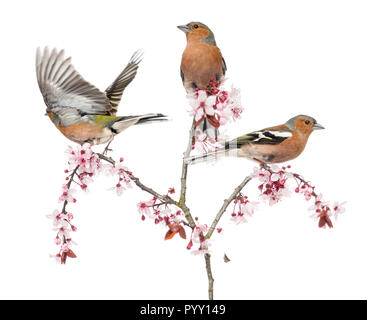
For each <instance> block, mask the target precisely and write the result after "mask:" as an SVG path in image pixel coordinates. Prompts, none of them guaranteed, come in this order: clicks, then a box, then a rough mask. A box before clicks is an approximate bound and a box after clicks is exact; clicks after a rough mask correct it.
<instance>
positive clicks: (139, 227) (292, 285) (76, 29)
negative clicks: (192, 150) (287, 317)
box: [0, 0, 367, 299]
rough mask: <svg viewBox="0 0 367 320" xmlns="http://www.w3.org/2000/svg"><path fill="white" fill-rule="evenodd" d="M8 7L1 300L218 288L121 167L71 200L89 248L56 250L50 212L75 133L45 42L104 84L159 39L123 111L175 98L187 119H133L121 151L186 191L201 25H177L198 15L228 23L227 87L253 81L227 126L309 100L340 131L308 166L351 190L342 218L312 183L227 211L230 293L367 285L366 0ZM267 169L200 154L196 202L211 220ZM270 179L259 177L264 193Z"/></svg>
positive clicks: (327, 133)
mask: <svg viewBox="0 0 367 320" xmlns="http://www.w3.org/2000/svg"><path fill="white" fill-rule="evenodd" d="M0 11H1V13H2V14H1V16H2V17H1V19H0V29H1V34H2V35H1V38H2V46H1V52H0V55H1V60H0V85H1V90H2V91H1V93H2V94H1V110H2V121H1V127H0V128H1V137H2V151H1V152H2V157H1V160H0V161H1V173H0V174H1V193H0V194H1V212H0V215H1V220H0V223H1V231H0V248H1V251H0V252H1V254H0V298H35V299H40V298H50V299H54V298H71V299H74V298H82V299H84V298H87V299H96V298H99V299H186V298H191V299H206V298H207V278H206V273H205V268H204V260H203V258H202V257H198V256H193V255H191V254H190V252H188V251H187V250H186V245H187V241H183V240H181V239H179V238H178V237H175V238H174V239H173V240H170V241H164V240H163V237H164V234H165V232H166V230H165V228H163V227H160V226H159V227H157V226H155V225H154V224H153V223H152V221H145V222H142V221H141V220H140V216H139V214H138V213H137V210H136V204H137V202H138V201H140V200H148V199H150V196H149V195H147V194H144V193H143V192H142V191H140V189H138V188H134V189H132V190H129V191H128V192H126V193H125V194H124V195H123V196H121V197H117V196H116V195H115V194H114V193H113V192H112V191H108V190H107V189H108V188H109V187H111V186H112V185H113V184H114V183H115V180H114V179H111V178H108V177H103V176H101V177H99V178H98V179H97V181H96V182H95V183H94V184H92V185H91V192H90V193H89V194H87V195H84V194H82V193H81V192H79V193H78V195H77V198H78V200H79V201H78V202H77V204H75V205H73V206H70V208H71V210H72V212H73V213H74V215H75V221H74V222H75V224H76V226H77V227H78V228H79V230H78V232H77V233H75V234H74V239H75V240H76V241H77V242H78V246H77V247H74V250H75V252H76V254H77V255H78V258H77V259H74V260H71V259H69V260H68V261H67V264H66V265H64V266H60V265H57V264H56V263H55V262H54V261H53V260H52V259H50V258H49V254H50V253H55V252H56V250H57V247H56V246H55V245H54V244H53V237H54V232H53V231H52V224H51V221H50V220H48V219H47V218H46V217H45V216H46V215H47V214H49V213H51V212H52V211H53V210H54V209H56V208H61V204H59V203H58V202H57V199H58V196H59V194H60V190H61V189H60V188H61V184H62V183H63V181H64V173H63V170H64V168H65V167H66V156H65V154H64V150H65V149H66V147H67V146H68V145H71V144H72V142H69V141H67V140H66V139H65V138H64V137H63V136H62V135H61V134H60V133H59V132H58V131H57V130H56V129H55V128H54V126H53V124H52V123H51V122H50V121H49V119H48V118H46V117H45V116H44V111H45V105H44V103H43V100H42V96H41V94H40V92H39V89H38V86H37V82H36V75H35V65H34V64H35V61H34V60H35V50H36V47H37V46H45V45H48V46H50V47H54V46H56V47H57V48H59V49H61V48H65V49H66V54H67V55H71V56H72V57H73V64H74V65H75V67H76V69H77V70H78V71H79V72H80V73H81V74H82V75H83V77H84V78H85V79H86V80H88V81H90V82H92V83H93V84H95V85H96V86H97V87H99V88H100V89H102V90H103V89H105V88H106V87H107V86H108V85H109V84H110V82H111V81H112V80H114V78H115V77H116V76H117V74H118V73H119V72H120V71H121V70H122V68H123V67H124V66H125V64H126V63H127V61H128V59H129V58H130V56H131V54H132V53H133V52H134V51H135V50H136V49H138V48H142V49H144V52H145V55H144V60H143V62H142V63H141V68H140V69H139V72H138V75H137V77H136V79H135V80H134V81H133V83H132V84H131V85H130V86H129V87H128V88H127V90H126V91H125V94H124V96H123V101H122V102H121V105H120V114H141V113H147V112H163V113H166V114H168V115H170V117H171V118H172V121H171V122H170V123H168V124H158V125H150V126H148V125H147V126H140V127H134V128H131V129H129V130H127V131H126V132H123V133H122V134H121V135H120V136H118V137H117V138H116V139H115V141H114V143H113V149H114V156H115V157H120V156H124V157H125V159H126V165H127V166H128V167H129V168H130V169H131V170H132V171H133V172H134V173H135V174H136V175H137V176H139V177H140V178H141V179H142V181H143V182H145V183H146V184H148V185H150V186H152V187H153V188H155V189H157V190H158V191H160V192H162V193H164V192H166V190H167V189H168V187H171V186H174V187H175V188H176V189H179V177H180V170H181V157H182V152H183V151H184V149H185V147H186V143H187V141H186V139H187V133H188V129H189V127H190V124H191V120H190V118H189V116H188V115H187V112H186V110H187V109H188V104H187V101H186V99H185V92H184V89H183V88H182V84H181V79H180V76H179V64H180V59H181V54H182V51H183V49H184V47H185V37H184V34H183V33H182V32H181V31H179V30H178V29H177V28H176V26H177V25H179V24H184V23H188V22H189V21H192V20H194V21H201V22H204V23H205V24H207V25H208V26H210V27H211V29H212V30H213V31H214V34H215V37H216V40H217V44H218V46H219V47H220V48H221V50H222V53H223V55H224V57H225V59H226V62H227V65H228V73H227V77H228V80H227V82H226V88H228V89H229V88H230V86H231V85H232V84H233V85H234V86H235V87H239V88H240V89H241V92H242V103H243V107H244V109H245V110H244V113H243V117H242V119H241V120H239V121H238V122H237V123H235V124H232V125H231V126H230V127H229V128H228V132H227V133H228V134H229V135H230V136H231V137H236V136H238V135H240V134H244V133H247V132H250V131H253V130H256V129H261V128H264V127H267V126H271V125H277V124H281V123H283V122H285V121H286V120H288V119H289V118H291V117H292V116H295V115H297V114H300V113H302V114H308V115H311V116H313V117H315V118H316V119H317V120H318V121H319V122H320V123H321V124H323V125H324V126H325V127H326V130H323V131H317V132H315V133H313V134H312V136H311V138H310V140H309V143H308V145H307V147H306V150H305V151H304V153H303V154H302V155H301V156H300V157H299V158H298V159H296V160H294V161H292V163H291V164H292V166H293V167H292V169H293V171H296V172H298V173H301V174H303V175H304V176H305V177H306V178H307V179H309V180H311V181H312V182H313V183H314V184H315V185H316V187H317V191H319V192H321V193H323V194H324V196H325V198H326V199H328V200H330V201H332V202H333V201H334V200H338V201H347V202H348V203H347V212H346V213H345V214H344V215H343V216H341V217H340V219H338V221H337V222H336V223H335V228H334V229H332V230H326V229H318V227H317V222H316V221H314V220H312V219H310V218H309V215H310V214H311V213H310V211H308V207H309V206H310V205H311V204H310V203H307V202H306V201H305V200H304V199H303V198H302V197H301V196H299V195H296V194H293V195H292V197H291V198H287V199H284V201H282V203H279V204H278V205H276V206H273V207H269V206H267V205H265V204H263V205H261V206H260V208H259V210H258V211H257V212H256V214H255V215H254V217H253V218H251V219H250V221H249V223H247V224H244V225H239V226H235V225H233V224H231V223H229V213H227V214H226V215H225V216H224V217H223V219H222V222H221V223H220V226H222V227H223V228H224V234H223V236H220V235H218V234H215V236H214V239H215V241H214V244H213V248H212V250H213V259H212V260H213V273H214V277H215V293H214V295H215V298H217V299H258V298H264V299H286V298H287V299H289V298H290V299H301V298H306V299H311V298H312V299H329V298H330V299H340V298H347V299H351V298H358V299H360V298H367V292H366V287H367V274H366V270H367V258H366V240H367V235H366V234H367V233H366V222H367V212H366V204H365V199H364V197H365V190H366V189H365V188H366V187H365V186H366V172H365V161H366V138H365V134H366V129H365V125H366V105H367V94H366V92H367V91H366V88H367V44H366V33H367V19H366V16H367V6H366V2H365V1H350V0H349V1H336V0H334V1H320V0H318V1H241V2H239V1H228V0H227V1H189V0H185V1H179V2H177V1H176V2H173V1H166V2H163V1H158V0H156V1H146V2H145V1H103V2H102V1H100V2H97V1H78V2H76V1H66V0H64V1H62V2H51V1H12V2H7V3H6V4H5V2H2V3H1V8H0ZM253 167H254V164H253V163H252V162H250V161H247V160H245V159H229V158H226V159H223V160H221V161H219V162H218V163H217V164H215V165H208V164H200V165H197V166H194V167H192V168H190V171H189V178H188V204H189V206H190V207H191V209H192V212H193V215H194V216H199V218H200V222H201V223H208V224H209V223H211V221H212V219H213V217H214V216H215V214H216V212H217V211H218V209H219V208H220V206H221V204H222V202H223V200H224V199H225V198H226V197H227V196H228V195H229V194H230V193H231V192H232V191H233V189H234V187H235V186H237V185H238V184H239V183H240V182H241V181H242V179H243V178H244V177H245V176H246V175H247V174H248V173H249V172H251V171H252V169H253ZM256 187H257V183H255V182H252V183H250V184H249V185H248V187H246V189H245V192H246V194H248V195H250V196H251V197H252V199H255V200H256V199H257V189H256ZM224 252H226V253H227V255H228V256H229V257H230V259H231V262H230V263H228V264H225V263H224V262H223V259H222V257H223V253H224Z"/></svg>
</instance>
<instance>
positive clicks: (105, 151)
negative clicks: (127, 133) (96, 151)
mask: <svg viewBox="0 0 367 320" xmlns="http://www.w3.org/2000/svg"><path fill="white" fill-rule="evenodd" d="M112 140H113V138H112V139H111V141H110V142H109V143H107V146H106V148H104V150H103V153H102V154H103V155H104V156H105V155H107V153H108V152H109V151H113V150H112V149H109V146H110V144H111V142H112Z"/></svg>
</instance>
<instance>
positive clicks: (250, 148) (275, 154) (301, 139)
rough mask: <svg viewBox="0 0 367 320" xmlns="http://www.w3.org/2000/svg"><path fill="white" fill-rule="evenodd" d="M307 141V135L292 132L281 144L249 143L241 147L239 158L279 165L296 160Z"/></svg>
mask: <svg viewBox="0 0 367 320" xmlns="http://www.w3.org/2000/svg"><path fill="white" fill-rule="evenodd" d="M307 140H308V136H307V135H302V136H300V135H299V134H298V133H296V132H292V137H291V138H289V139H286V140H284V141H283V142H281V143H279V144H276V145H271V144H254V143H252V144H251V143H249V144H247V145H244V146H242V147H241V151H240V153H239V156H244V157H250V158H254V159H257V160H260V161H262V162H265V163H280V162H286V161H289V160H293V159H295V158H297V157H298V156H299V155H300V154H301V153H302V151H303V150H304V148H305V146H306V143H307Z"/></svg>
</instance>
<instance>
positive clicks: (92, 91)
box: [36, 47, 166, 144]
mask: <svg viewBox="0 0 367 320" xmlns="http://www.w3.org/2000/svg"><path fill="white" fill-rule="evenodd" d="M140 61H141V53H140V52H139V51H137V52H135V53H134V54H133V56H132V57H131V59H130V61H129V63H128V64H127V66H126V67H125V69H124V70H123V71H122V72H121V73H120V75H119V76H118V77H117V78H116V80H115V81H114V82H113V83H112V84H111V85H110V86H109V87H108V88H107V89H106V91H105V92H104V93H103V92H101V91H100V90H98V89H97V88H96V87H95V86H93V85H92V84H90V83H88V82H87V81H85V80H84V79H83V78H82V77H81V75H80V74H79V73H78V72H77V71H76V70H75V69H74V67H73V65H72V64H71V58H70V57H69V58H67V59H64V50H61V51H60V52H58V51H57V50H56V49H53V50H52V51H51V53H50V52H49V50H48V48H47V47H46V48H45V49H44V50H43V52H42V53H41V50H40V49H39V48H38V49H37V55H36V72H37V80H38V85H39V88H40V90H41V93H42V95H43V99H44V101H45V103H46V106H47V109H46V114H47V115H48V116H49V118H50V119H51V121H52V122H53V123H54V125H55V126H56V127H57V128H58V129H59V130H60V131H61V133H62V134H63V135H64V136H65V137H66V138H68V139H70V140H72V141H74V142H77V143H80V144H83V143H86V142H89V143H91V144H101V143H106V142H111V141H112V139H113V137H114V136H115V135H116V134H118V133H120V132H121V131H123V130H125V129H126V128H128V127H130V126H132V125H135V124H141V123H146V122H151V121H158V120H165V119H166V117H165V116H164V115H162V114H160V113H150V114H145V115H139V116H116V115H115V114H116V111H117V107H118V104H119V102H120V100H121V96H122V93H123V92H124V90H125V88H126V87H127V85H128V84H129V83H130V82H131V81H132V80H133V79H134V78H135V75H136V72H137V70H138V65H139V63H140Z"/></svg>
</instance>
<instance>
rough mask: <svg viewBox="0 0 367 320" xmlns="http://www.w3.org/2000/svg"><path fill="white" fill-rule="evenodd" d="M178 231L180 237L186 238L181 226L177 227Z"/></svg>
mask: <svg viewBox="0 0 367 320" xmlns="http://www.w3.org/2000/svg"><path fill="white" fill-rule="evenodd" d="M178 233H179V234H180V237H181V238H182V239H186V232H185V229H184V227H183V226H179V227H178Z"/></svg>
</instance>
